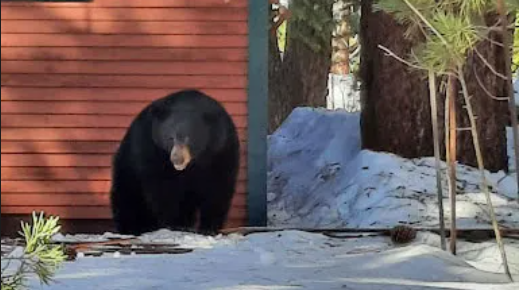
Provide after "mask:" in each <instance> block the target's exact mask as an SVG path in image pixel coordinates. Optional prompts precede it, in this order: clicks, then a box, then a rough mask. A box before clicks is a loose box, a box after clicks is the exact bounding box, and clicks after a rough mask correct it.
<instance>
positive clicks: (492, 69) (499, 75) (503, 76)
mask: <svg viewBox="0 0 519 290" xmlns="http://www.w3.org/2000/svg"><path fill="white" fill-rule="evenodd" d="M474 52H475V53H476V55H477V56H478V57H479V59H481V61H482V62H483V63H484V64H485V66H486V67H488V69H489V70H490V71H492V73H493V74H495V75H496V76H498V77H500V78H502V79H503V80H508V78H507V77H506V76H505V75H504V74H502V73H500V72H498V71H497V70H496V69H495V68H494V67H493V66H492V65H491V64H490V63H489V62H488V61H487V60H486V59H485V57H484V56H483V55H482V54H481V53H480V52H479V50H478V49H477V48H474Z"/></svg>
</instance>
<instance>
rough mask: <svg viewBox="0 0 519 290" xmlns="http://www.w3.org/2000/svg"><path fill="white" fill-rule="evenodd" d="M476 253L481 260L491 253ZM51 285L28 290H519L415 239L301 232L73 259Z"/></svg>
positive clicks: (501, 276)
mask: <svg viewBox="0 0 519 290" xmlns="http://www.w3.org/2000/svg"><path fill="white" fill-rule="evenodd" d="M423 240H435V237H432V236H429V237H428V238H427V239H425V238H423ZM482 254H483V255H481V258H483V256H488V255H490V254H492V255H495V253H490V252H483V253H482ZM513 257H514V256H512V258H513ZM488 258H490V257H488ZM489 261H490V260H489ZM515 261H517V260H515ZM512 269H513V270H514V273H516V274H517V273H518V272H516V268H512ZM516 278H519V277H517V275H516ZM55 279H56V283H55V284H51V285H50V286H42V285H39V283H38V282H37V281H36V280H35V279H33V280H31V281H30V282H31V283H30V284H29V285H28V286H29V289H53V290H62V289H97V290H109V289H110V290H114V289H128V290H134V289H135V290H137V289H138V290H140V289H175V290H188V289H189V290H192V289H206V290H266V289H269V290H281V289H312V290H320V289H327V290H334V289H337V290H339V289H351V290H371V289H385V290H397V289H398V290H429V289H466V290H469V289H470V290H497V289H500V290H507V289H510V290H511V289H517V288H516V287H517V284H515V285H514V284H509V283H506V282H507V278H506V276H505V275H504V274H502V273H491V272H485V271H483V270H481V269H478V268H476V267H474V266H472V265H471V264H469V263H467V262H466V261H464V260H463V259H461V258H460V257H455V256H452V255H450V254H449V253H447V252H444V251H441V250H439V249H438V248H437V247H435V246H431V245H428V244H427V243H424V242H421V241H419V240H417V241H416V242H414V243H412V244H410V245H408V246H405V247H394V246H393V245H392V244H391V242H390V240H389V238H387V237H369V238H348V239H337V238H329V237H326V236H324V235H320V234H310V233H305V232H300V231H285V232H275V233H262V234H253V235H250V236H247V237H243V238H242V239H241V240H240V241H239V242H237V243H227V244H214V245H213V246H212V248H211V249H208V250H203V251H200V250H195V251H194V252H192V253H188V254H180V255H142V256H141V255H137V256H121V257H120V258H117V259H115V258H111V257H105V256H103V257H99V258H90V257H87V258H79V259H78V260H76V261H74V262H67V263H65V264H64V267H63V268H62V269H60V271H59V272H58V273H57V276H56V277H55Z"/></svg>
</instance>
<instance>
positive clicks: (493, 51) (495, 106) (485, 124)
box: [458, 34, 509, 171]
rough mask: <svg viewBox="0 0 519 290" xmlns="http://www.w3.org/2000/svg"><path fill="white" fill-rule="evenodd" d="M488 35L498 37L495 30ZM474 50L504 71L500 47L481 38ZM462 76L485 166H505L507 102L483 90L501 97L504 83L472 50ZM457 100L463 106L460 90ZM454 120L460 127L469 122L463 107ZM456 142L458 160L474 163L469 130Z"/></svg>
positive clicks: (497, 168)
mask: <svg viewBox="0 0 519 290" xmlns="http://www.w3.org/2000/svg"><path fill="white" fill-rule="evenodd" d="M491 37H492V38H493V39H495V40H497V41H499V42H500V41H501V39H500V37H499V36H498V34H493V35H491ZM477 50H478V52H479V53H480V54H482V55H483V57H484V58H485V59H486V60H487V62H488V63H489V64H490V65H491V66H492V67H494V68H495V69H496V70H497V71H498V72H500V73H503V72H504V71H505V64H504V59H503V50H502V47H500V46H498V45H496V44H492V43H490V42H488V41H485V42H482V43H480V44H479V45H478V46H477ZM476 74H477V77H476ZM478 78H479V81H481V84H480V83H479V81H478ZM465 80H466V82H467V87H468V91H469V95H470V96H471V98H472V107H473V109H474V114H475V115H476V116H477V129H478V134H479V138H480V140H479V141H480V144H481V152H482V154H483V157H484V158H485V168H486V169H488V170H490V171H498V170H506V169H507V168H508V162H507V161H508V157H507V152H506V129H505V128H506V125H507V123H508V120H509V114H508V110H507V102H506V101H498V100H495V99H493V98H491V97H490V96H488V94H487V93H486V92H485V90H487V91H488V92H489V93H491V94H492V95H493V96H496V97H501V98H502V97H503V96H506V95H507V94H506V91H505V90H506V83H505V81H504V80H503V79H501V78H500V77H498V76H496V75H495V74H494V73H493V72H492V71H491V70H490V69H489V68H488V67H487V66H486V65H485V64H484V62H483V61H482V60H481V59H480V58H479V57H478V56H477V55H476V54H473V55H471V56H470V57H469V60H468V63H467V65H466V68H465ZM482 86H483V87H485V89H483V88H482ZM458 104H459V106H460V108H464V105H465V102H464V101H463V97H462V95H461V94H460V95H459V99H458ZM458 120H459V126H460V127H462V128H466V127H469V126H470V125H469V124H470V122H469V118H468V115H467V111H466V110H465V109H463V110H460V112H459V114H458ZM458 142H459V146H458V155H459V161H460V162H461V163H463V164H468V165H471V166H474V167H476V166H477V162H476V153H475V150H474V146H473V143H472V134H471V133H470V131H461V132H460V133H459V139H458Z"/></svg>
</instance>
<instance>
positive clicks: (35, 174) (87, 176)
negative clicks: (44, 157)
mask: <svg viewBox="0 0 519 290" xmlns="http://www.w3.org/2000/svg"><path fill="white" fill-rule="evenodd" d="M1 172H2V180H5V181H22V180H33V181H34V180H48V181H50V180H85V181H87V180H98V181H103V180H104V181H107V180H111V178H112V169H111V168H110V167H97V168H96V167H90V168H86V167H83V168H81V167H67V168H64V167H50V166H49V167H2V168H1Z"/></svg>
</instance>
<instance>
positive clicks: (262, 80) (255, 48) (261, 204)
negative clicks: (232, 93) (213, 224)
mask: <svg viewBox="0 0 519 290" xmlns="http://www.w3.org/2000/svg"><path fill="white" fill-rule="evenodd" d="M248 9H249V67H248V96H247V97H248V112H249V117H248V134H249V137H248V142H247V146H248V154H247V158H248V163H247V164H248V173H247V175H248V177H247V178H248V185H247V187H248V197H247V207H248V208H247V209H248V224H249V226H266V225H267V125H268V114H267V113H268V112H267V109H268V103H267V102H268V28H269V27H268V26H269V21H268V11H269V4H268V1H266V0H249V7H248Z"/></svg>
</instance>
